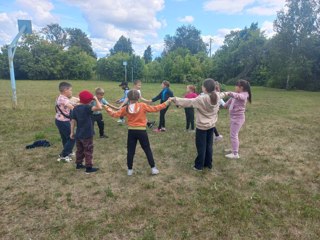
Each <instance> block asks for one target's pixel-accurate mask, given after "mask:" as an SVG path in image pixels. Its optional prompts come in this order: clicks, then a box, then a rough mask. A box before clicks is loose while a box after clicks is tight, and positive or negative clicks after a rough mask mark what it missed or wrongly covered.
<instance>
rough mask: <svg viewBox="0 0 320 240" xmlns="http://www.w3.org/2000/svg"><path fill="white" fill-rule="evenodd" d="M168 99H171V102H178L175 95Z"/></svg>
mask: <svg viewBox="0 0 320 240" xmlns="http://www.w3.org/2000/svg"><path fill="white" fill-rule="evenodd" d="M168 100H170V102H174V103H175V102H176V98H175V97H170V98H169V99H168Z"/></svg>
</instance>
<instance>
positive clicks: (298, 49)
mask: <svg viewBox="0 0 320 240" xmlns="http://www.w3.org/2000/svg"><path fill="white" fill-rule="evenodd" d="M274 30H275V33H276V34H275V35H274V36H273V37H272V38H269V39H268V38H267V37H266V36H265V33H264V32H263V31H262V30H261V29H260V28H259V26H258V24H257V23H252V24H251V25H250V26H248V27H245V28H244V29H242V30H239V31H232V32H231V33H230V34H228V35H226V36H225V39H224V43H223V45H222V46H221V47H220V48H219V49H218V50H217V51H216V52H215V53H214V54H213V55H212V56H208V55H209V54H208V44H206V43H204V42H203V40H202V38H201V31H200V30H198V29H196V28H195V27H194V26H192V25H188V26H181V27H179V28H177V30H176V32H175V34H174V35H173V36H170V35H167V36H165V38H164V49H163V52H162V54H161V56H159V57H156V58H153V56H152V49H151V46H148V47H147V49H146V50H145V51H144V54H143V56H138V55H136V54H135V52H134V49H133V48H132V43H131V41H130V39H129V38H126V37H124V36H121V37H120V38H119V40H118V41H117V42H116V43H115V45H114V46H113V48H112V49H110V54H108V55H107V56H105V57H102V58H99V59H97V56H96V55H95V53H94V51H93V49H92V43H91V40H90V39H89V37H88V36H87V35H86V34H85V33H84V32H83V31H82V30H80V29H77V28H66V29H64V28H62V27H61V26H59V25H58V24H50V25H48V26H46V27H45V28H43V29H42V30H41V31H39V32H34V33H33V34H31V35H26V36H24V37H23V39H22V40H21V41H20V43H19V47H18V48H17V51H16V56H15V61H14V65H15V75H16V78H17V79H100V80H110V81H122V80H124V66H123V62H127V65H126V69H127V80H128V81H130V80H131V79H141V80H143V81H145V82H161V81H162V80H164V79H166V80H169V81H171V82H174V83H198V82H200V81H201V80H202V79H204V78H208V77H212V78H214V79H217V80H218V81H220V82H222V83H225V84H233V83H234V82H235V81H236V80H237V79H241V78H243V79H247V80H249V81H250V82H251V84H252V85H260V86H270V87H276V88H287V89H303V90H313V91H315V90H320V77H319V76H320V35H319V34H320V3H319V1H317V0H287V1H286V8H285V9H283V10H281V11H279V12H278V13H277V18H276V20H275V21H274ZM1 51H2V53H0V78H5V79H8V78H9V67H8V59H7V46H6V45H5V46H3V47H2V48H1Z"/></svg>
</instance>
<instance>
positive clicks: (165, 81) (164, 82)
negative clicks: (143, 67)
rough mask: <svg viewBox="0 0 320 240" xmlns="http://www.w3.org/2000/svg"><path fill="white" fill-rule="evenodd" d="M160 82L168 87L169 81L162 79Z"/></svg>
mask: <svg viewBox="0 0 320 240" xmlns="http://www.w3.org/2000/svg"><path fill="white" fill-rule="evenodd" d="M162 84H163V85H165V86H166V87H170V82H169V81H167V80H164V81H163V82H162Z"/></svg>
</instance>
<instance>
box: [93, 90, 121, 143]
mask: <svg viewBox="0 0 320 240" xmlns="http://www.w3.org/2000/svg"><path fill="white" fill-rule="evenodd" d="M95 95H96V97H97V99H98V101H99V102H100V104H102V105H107V106H109V107H111V108H114V109H118V108H117V107H115V106H113V105H111V104H109V103H108V102H107V100H106V99H104V97H103V96H104V90H103V89H102V88H96V89H95ZM91 106H96V101H92V102H91ZM94 122H97V124H98V128H99V135H100V138H108V136H107V135H105V134H104V122H103V117H102V113H101V111H95V112H93V115H92V124H93V126H94Z"/></svg>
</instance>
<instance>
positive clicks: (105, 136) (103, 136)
mask: <svg viewBox="0 0 320 240" xmlns="http://www.w3.org/2000/svg"><path fill="white" fill-rule="evenodd" d="M100 138H109V137H108V136H107V135H102V136H100Z"/></svg>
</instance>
